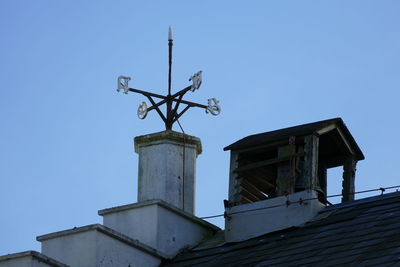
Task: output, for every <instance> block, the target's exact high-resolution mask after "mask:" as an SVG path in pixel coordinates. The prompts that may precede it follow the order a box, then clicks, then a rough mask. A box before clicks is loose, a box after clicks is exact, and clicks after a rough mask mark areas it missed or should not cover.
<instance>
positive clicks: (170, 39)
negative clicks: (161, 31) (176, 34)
mask: <svg viewBox="0 0 400 267" xmlns="http://www.w3.org/2000/svg"><path fill="white" fill-rule="evenodd" d="M173 40H174V39H172V29H171V26H169V28H168V41H173Z"/></svg>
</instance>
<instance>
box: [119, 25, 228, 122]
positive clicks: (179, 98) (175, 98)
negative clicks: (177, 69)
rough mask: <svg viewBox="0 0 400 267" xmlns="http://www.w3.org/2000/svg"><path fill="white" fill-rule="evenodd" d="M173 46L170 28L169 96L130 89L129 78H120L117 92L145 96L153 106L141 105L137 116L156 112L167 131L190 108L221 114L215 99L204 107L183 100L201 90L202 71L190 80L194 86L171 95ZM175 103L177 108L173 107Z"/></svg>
mask: <svg viewBox="0 0 400 267" xmlns="http://www.w3.org/2000/svg"><path fill="white" fill-rule="evenodd" d="M172 46H173V38H172V29H171V27H169V29H168V94H167V95H166V96H163V95H160V94H155V93H151V92H147V91H143V90H139V89H134V88H129V84H128V83H129V81H130V80H131V77H128V76H119V77H118V88H117V91H118V92H119V91H121V90H123V91H124V93H125V94H128V92H134V93H138V94H142V95H143V96H145V97H146V98H147V99H148V100H149V101H150V103H151V105H152V106H150V107H147V104H146V102H142V103H141V104H140V105H139V108H138V110H137V115H138V117H139V119H144V118H146V116H147V113H148V112H149V111H151V110H153V109H154V110H156V112H157V113H158V115H159V116H160V118H161V119H162V120H163V121H164V124H165V129H166V130H172V126H173V124H174V122H176V121H177V120H178V119H179V118H180V117H181V116H182V115H183V114H184V113H185V112H186V111H187V110H188V109H189V108H191V107H198V108H203V109H205V111H206V113H211V114H212V115H218V114H219V113H220V112H221V107H220V106H219V101H218V100H216V99H215V98H210V99H208V105H202V104H198V103H194V102H190V101H186V100H183V96H184V95H185V94H186V93H187V92H188V91H192V92H194V91H196V90H197V89H199V88H200V85H201V82H202V78H201V75H202V71H199V72H197V73H195V74H194V75H192V76H191V77H190V78H189V81H191V82H192V85H190V86H187V87H185V88H184V89H182V90H180V91H178V92H177V93H175V94H171V90H172V88H171V87H172V86H171V85H172V81H171V72H172ZM153 98H159V99H162V100H161V101H159V102H158V103H156V102H155V101H154V99H153ZM174 103H175V106H174V107H172V105H173V104H174ZM163 104H166V116H165V115H164V114H163V112H162V111H161V110H160V106H161V105H163ZM181 104H183V105H186V107H184V108H183V109H182V110H181V111H180V112H178V109H179V106H180V105H181Z"/></svg>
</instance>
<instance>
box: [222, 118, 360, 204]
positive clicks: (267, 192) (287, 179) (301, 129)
mask: <svg viewBox="0 0 400 267" xmlns="http://www.w3.org/2000/svg"><path fill="white" fill-rule="evenodd" d="M224 150H230V151H231V165H230V181H229V201H228V202H227V203H226V205H228V206H237V205H241V204H247V203H253V202H257V201H261V200H266V199H270V198H275V197H279V196H284V195H289V194H292V193H295V192H299V191H304V190H314V191H317V192H318V198H319V200H320V202H322V203H326V202H327V199H326V196H327V169H329V168H333V167H338V166H343V181H342V194H343V197H342V202H346V201H351V200H354V190H355V188H354V179H355V172H356V164H357V161H359V160H363V159H364V155H363V153H362V151H361V149H360V148H359V146H358V145H357V143H356V141H355V140H354V138H353V137H352V135H351V134H350V132H349V130H348V129H347V127H346V125H345V124H344V123H343V120H342V119H341V118H334V119H330V120H324V121H319V122H314V123H309V124H303V125H299V126H294V127H290V128H285V129H281V130H276V131H271V132H266V133H261V134H256V135H251V136H248V137H245V138H243V139H241V140H239V141H237V142H235V143H233V144H231V145H229V146H227V147H225V148H224Z"/></svg>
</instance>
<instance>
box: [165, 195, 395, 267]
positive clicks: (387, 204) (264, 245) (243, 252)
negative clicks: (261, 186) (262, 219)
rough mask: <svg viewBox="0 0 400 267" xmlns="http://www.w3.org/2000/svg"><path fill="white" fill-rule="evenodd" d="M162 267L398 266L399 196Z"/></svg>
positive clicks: (328, 212)
mask: <svg viewBox="0 0 400 267" xmlns="http://www.w3.org/2000/svg"><path fill="white" fill-rule="evenodd" d="M164 266H400V192H396V193H390V194H385V195H380V196H376V197H370V198H365V199H361V200H356V201H352V202H347V203H343V204H337V205H332V206H329V207H326V208H324V209H323V210H322V211H321V212H320V213H319V214H318V215H317V216H316V218H314V219H313V220H312V221H310V222H308V223H306V224H304V225H303V226H301V227H292V228H289V229H285V230H282V231H278V232H274V233H269V234H266V235H263V236H260V237H257V238H253V239H250V240H247V241H242V242H237V243H227V244H224V245H221V246H216V247H211V248H208V249H197V250H196V249H192V250H190V251H187V252H184V253H182V254H179V255H178V256H177V257H176V258H175V259H173V260H172V261H171V262H168V263H165V265H164Z"/></svg>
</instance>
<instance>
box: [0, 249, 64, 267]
mask: <svg viewBox="0 0 400 267" xmlns="http://www.w3.org/2000/svg"><path fill="white" fill-rule="evenodd" d="M24 257H31V258H33V259H35V260H37V261H39V262H43V263H46V264H47V265H50V266H53V267H69V265H66V264H64V263H61V262H59V261H57V260H55V259H52V258H50V257H48V256H46V255H44V254H42V253H40V252H37V251H33V250H28V251H24V252H19V253H13V254H7V255H3V256H0V263H2V262H6V261H10V260H13V259H18V258H24Z"/></svg>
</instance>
